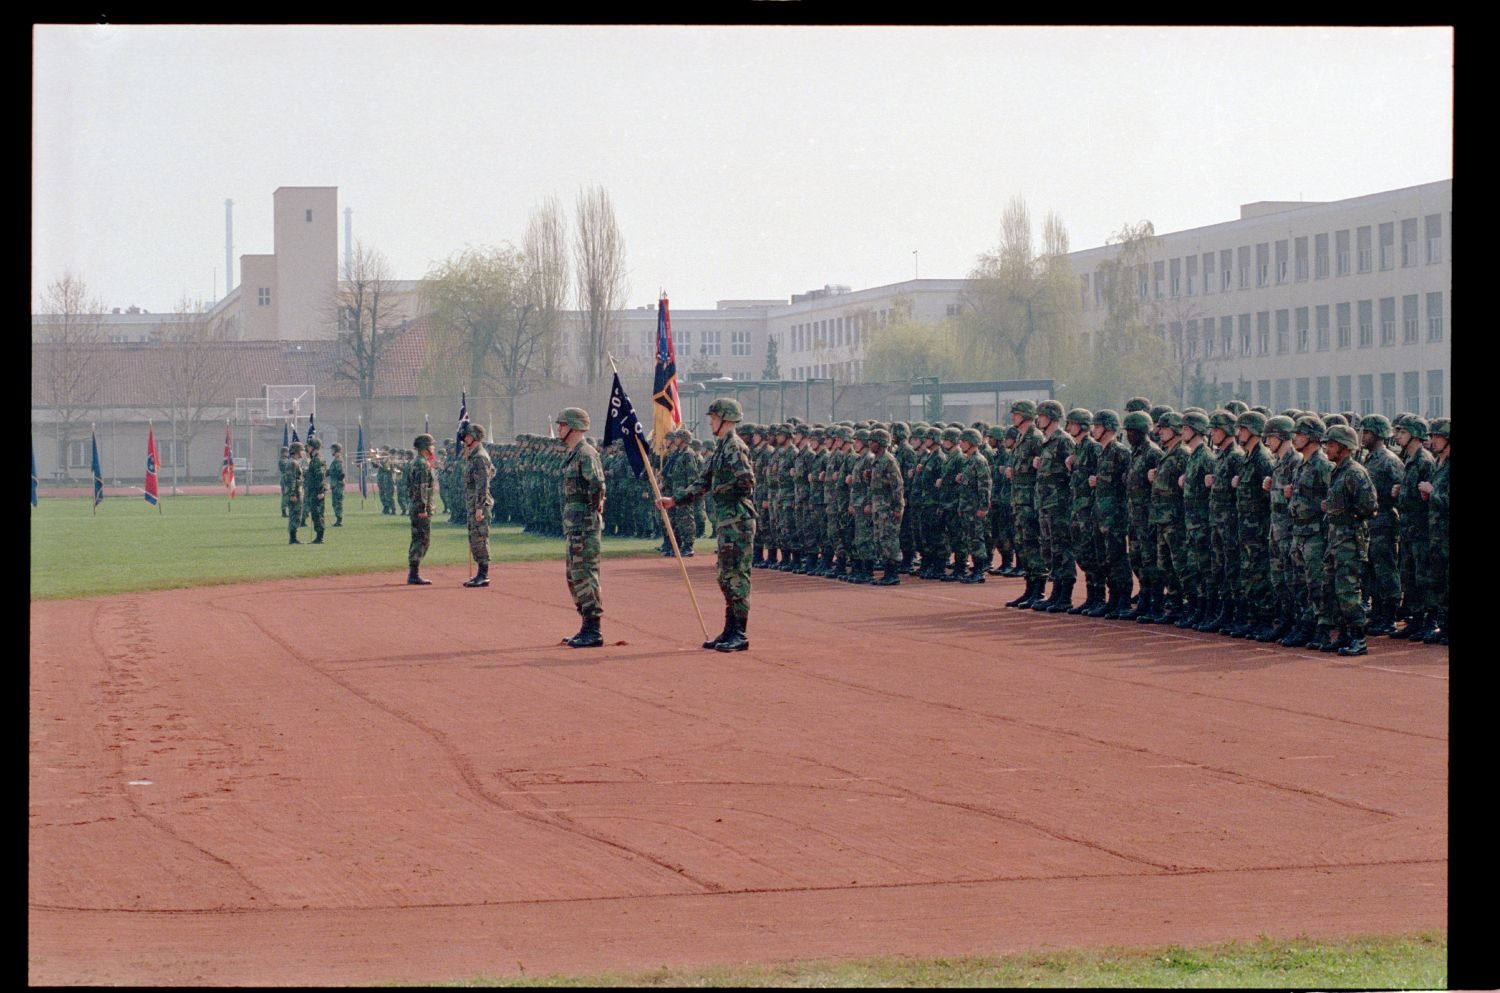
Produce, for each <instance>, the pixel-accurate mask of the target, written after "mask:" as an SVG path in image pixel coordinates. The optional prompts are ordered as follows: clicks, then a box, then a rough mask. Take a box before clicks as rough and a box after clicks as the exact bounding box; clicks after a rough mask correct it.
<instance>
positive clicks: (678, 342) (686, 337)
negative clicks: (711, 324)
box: [672, 331, 693, 355]
mask: <svg viewBox="0 0 1500 993" xmlns="http://www.w3.org/2000/svg"><path fill="white" fill-rule="evenodd" d="M672 348H673V349H675V350H676V352H677V354H678V355H692V354H693V332H691V331H673V332H672Z"/></svg>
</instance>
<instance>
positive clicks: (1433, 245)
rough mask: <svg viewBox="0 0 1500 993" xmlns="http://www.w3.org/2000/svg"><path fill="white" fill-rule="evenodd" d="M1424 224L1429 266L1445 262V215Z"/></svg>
mask: <svg viewBox="0 0 1500 993" xmlns="http://www.w3.org/2000/svg"><path fill="white" fill-rule="evenodd" d="M1423 224H1424V226H1425V227H1426V228H1427V231H1426V234H1427V264H1428V265H1432V264H1434V263H1437V262H1441V261H1443V215H1442V214H1428V215H1427V218H1426V219H1425V220H1424V221H1423ZM1413 409H1415V408H1413Z"/></svg>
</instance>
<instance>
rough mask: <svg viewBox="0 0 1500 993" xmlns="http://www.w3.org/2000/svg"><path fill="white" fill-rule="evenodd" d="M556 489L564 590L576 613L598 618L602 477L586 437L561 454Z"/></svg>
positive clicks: (601, 467)
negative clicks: (563, 554)
mask: <svg viewBox="0 0 1500 993" xmlns="http://www.w3.org/2000/svg"><path fill="white" fill-rule="evenodd" d="M695 457H696V456H695ZM560 491H561V496H562V529H563V537H564V538H565V540H566V542H567V556H566V559H565V560H564V561H565V563H566V570H567V577H568V592H569V593H571V594H572V595H573V606H574V607H576V608H577V609H578V614H579V616H580V617H585V618H590V617H592V618H598V617H599V616H601V615H602V614H603V613H604V602H603V600H602V598H601V597H600V594H599V537H600V533H601V531H602V529H603V522H602V518H601V517H600V511H601V509H602V508H603V506H604V495H605V481H604V465H603V463H601V462H600V461H599V453H598V452H597V451H595V449H594V446H593V445H590V444H589V443H588V442H587V441H580V442H579V443H578V444H577V445H574V446H573V449H572V451H570V452H568V453H567V455H566V456H565V457H564V459H563V463H562V481H561V485H560ZM688 540H689V542H691V540H692V539H691V538H689V539H688ZM688 547H689V548H691V547H692V546H691V545H689V546H688Z"/></svg>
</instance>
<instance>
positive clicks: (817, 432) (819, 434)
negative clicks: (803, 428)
mask: <svg viewBox="0 0 1500 993" xmlns="http://www.w3.org/2000/svg"><path fill="white" fill-rule="evenodd" d="M807 436H808V437H809V438H811V439H812V440H814V441H822V440H823V439H824V438H826V437H828V431H827V430H826V429H825V428H823V427H822V426H821V425H820V426H818V427H815V428H808V429H807Z"/></svg>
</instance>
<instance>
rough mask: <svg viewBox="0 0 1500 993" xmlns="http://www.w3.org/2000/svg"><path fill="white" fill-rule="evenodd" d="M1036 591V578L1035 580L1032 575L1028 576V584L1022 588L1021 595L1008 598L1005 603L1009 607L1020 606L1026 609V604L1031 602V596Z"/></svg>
mask: <svg viewBox="0 0 1500 993" xmlns="http://www.w3.org/2000/svg"><path fill="white" fill-rule="evenodd" d="M1035 593H1036V580H1034V579H1032V578H1030V577H1027V579H1026V586H1025V588H1024V589H1022V590H1021V593H1020V595H1019V596H1017V597H1016V598H1015V599H1014V600H1007V601H1006V603H1005V605H1006V606H1007V607H1019V608H1022V609H1024V608H1025V607H1026V605H1027V604H1029V603H1030V602H1031V597H1032V596H1033V595H1034V594H1035Z"/></svg>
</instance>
